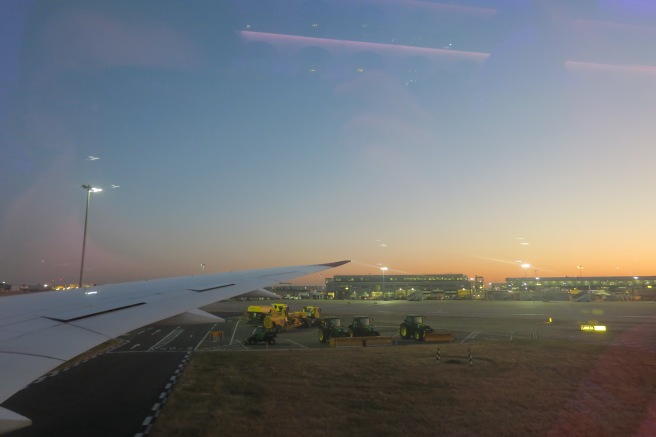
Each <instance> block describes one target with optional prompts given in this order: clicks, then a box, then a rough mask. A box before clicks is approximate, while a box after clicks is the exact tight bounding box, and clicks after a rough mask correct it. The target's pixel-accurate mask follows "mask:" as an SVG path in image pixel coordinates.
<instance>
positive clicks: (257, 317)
mask: <svg viewBox="0 0 656 437" xmlns="http://www.w3.org/2000/svg"><path fill="white" fill-rule="evenodd" d="M276 305H280V304H274V306H271V305H250V306H249V307H248V310H247V311H246V315H247V317H248V322H249V323H253V324H257V325H260V324H261V325H264V327H266V328H267V329H273V330H275V331H276V332H278V331H280V330H281V329H283V328H285V327H286V326H287V325H288V324H289V322H288V320H287V315H286V311H283V310H282V309H281V308H279V307H276ZM283 305H284V304H283ZM285 306H286V305H285Z"/></svg>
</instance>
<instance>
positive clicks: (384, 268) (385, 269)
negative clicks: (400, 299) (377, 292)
mask: <svg viewBox="0 0 656 437" xmlns="http://www.w3.org/2000/svg"><path fill="white" fill-rule="evenodd" d="M380 269H381V270H382V271H383V299H385V272H386V271H387V267H381V268H380Z"/></svg>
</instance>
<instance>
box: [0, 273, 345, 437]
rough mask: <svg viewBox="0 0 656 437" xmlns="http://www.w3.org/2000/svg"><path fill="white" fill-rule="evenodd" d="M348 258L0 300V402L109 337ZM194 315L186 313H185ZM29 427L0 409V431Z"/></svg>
mask: <svg viewBox="0 0 656 437" xmlns="http://www.w3.org/2000/svg"><path fill="white" fill-rule="evenodd" d="M348 262H349V261H339V262H333V263H327V264H314V265H305V266H292V267H278V268H270V269H260V270H248V271H241V272H230V273H215V274H207V275H197V276H186V277H178V278H168V279H157V280H150V281H141V282H130V283H123V284H111V285H100V286H96V287H91V288H87V289H77V290H72V291H50V292H41V293H35V294H24V295H19V296H7V297H3V298H0V403H1V402H4V401H5V400H6V399H8V398H9V397H10V396H12V395H13V394H14V393H16V392H17V391H19V390H21V389H23V388H24V387H25V386H27V385H28V384H29V383H30V382H32V381H33V380H35V379H36V378H38V377H39V376H41V375H43V374H44V373H46V372H48V371H49V370H52V369H54V368H55V367H57V366H59V365H61V364H62V363H64V362H66V361H68V360H70V359H71V358H73V357H75V356H77V355H79V354H81V353H82V352H85V351H86V350H88V349H90V348H92V347H94V346H97V345H99V344H101V343H103V342H105V341H107V340H108V339H111V338H114V337H116V336H119V335H121V334H124V333H126V332H128V331H131V330H133V329H136V328H138V327H140V326H144V325H147V324H150V323H154V322H157V321H159V320H162V319H166V318H169V317H173V316H176V315H179V314H182V313H185V312H187V311H192V310H195V309H196V308H199V307H202V306H204V305H208V304H210V303H214V302H217V301H220V300H225V299H229V298H231V297H235V296H240V295H243V294H248V293H250V292H255V293H262V292H264V293H266V291H264V290H262V289H263V287H266V286H269V285H273V284H277V283H280V282H286V281H289V280H291V279H294V278H297V277H301V276H305V275H308V274H311V273H315V272H319V271H322V270H326V269H329V268H333V267H337V266H340V265H342V264H345V263H348ZM192 312H193V311H192ZM29 424H31V421H30V420H29V419H27V418H25V417H23V416H20V415H18V414H16V413H13V412H11V411H9V410H7V409H4V408H2V407H0V433H3V432H7V431H10V430H13V429H18V428H22V427H24V426H27V425H29Z"/></svg>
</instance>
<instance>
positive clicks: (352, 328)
mask: <svg viewBox="0 0 656 437" xmlns="http://www.w3.org/2000/svg"><path fill="white" fill-rule="evenodd" d="M348 335H349V336H350V337H374V336H379V335H380V332H378V331H376V330H375V329H374V325H373V320H371V318H370V317H369V316H355V317H353V322H352V323H351V324H350V325H349V327H348Z"/></svg>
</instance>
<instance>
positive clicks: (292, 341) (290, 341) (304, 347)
mask: <svg viewBox="0 0 656 437" xmlns="http://www.w3.org/2000/svg"><path fill="white" fill-rule="evenodd" d="M287 342H289V343H293V344H295V345H296V346H298V347H301V348H303V349H309V347H307V346H305V345H303V344H301V343H297V342H295V341H294V340H290V339H287Z"/></svg>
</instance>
